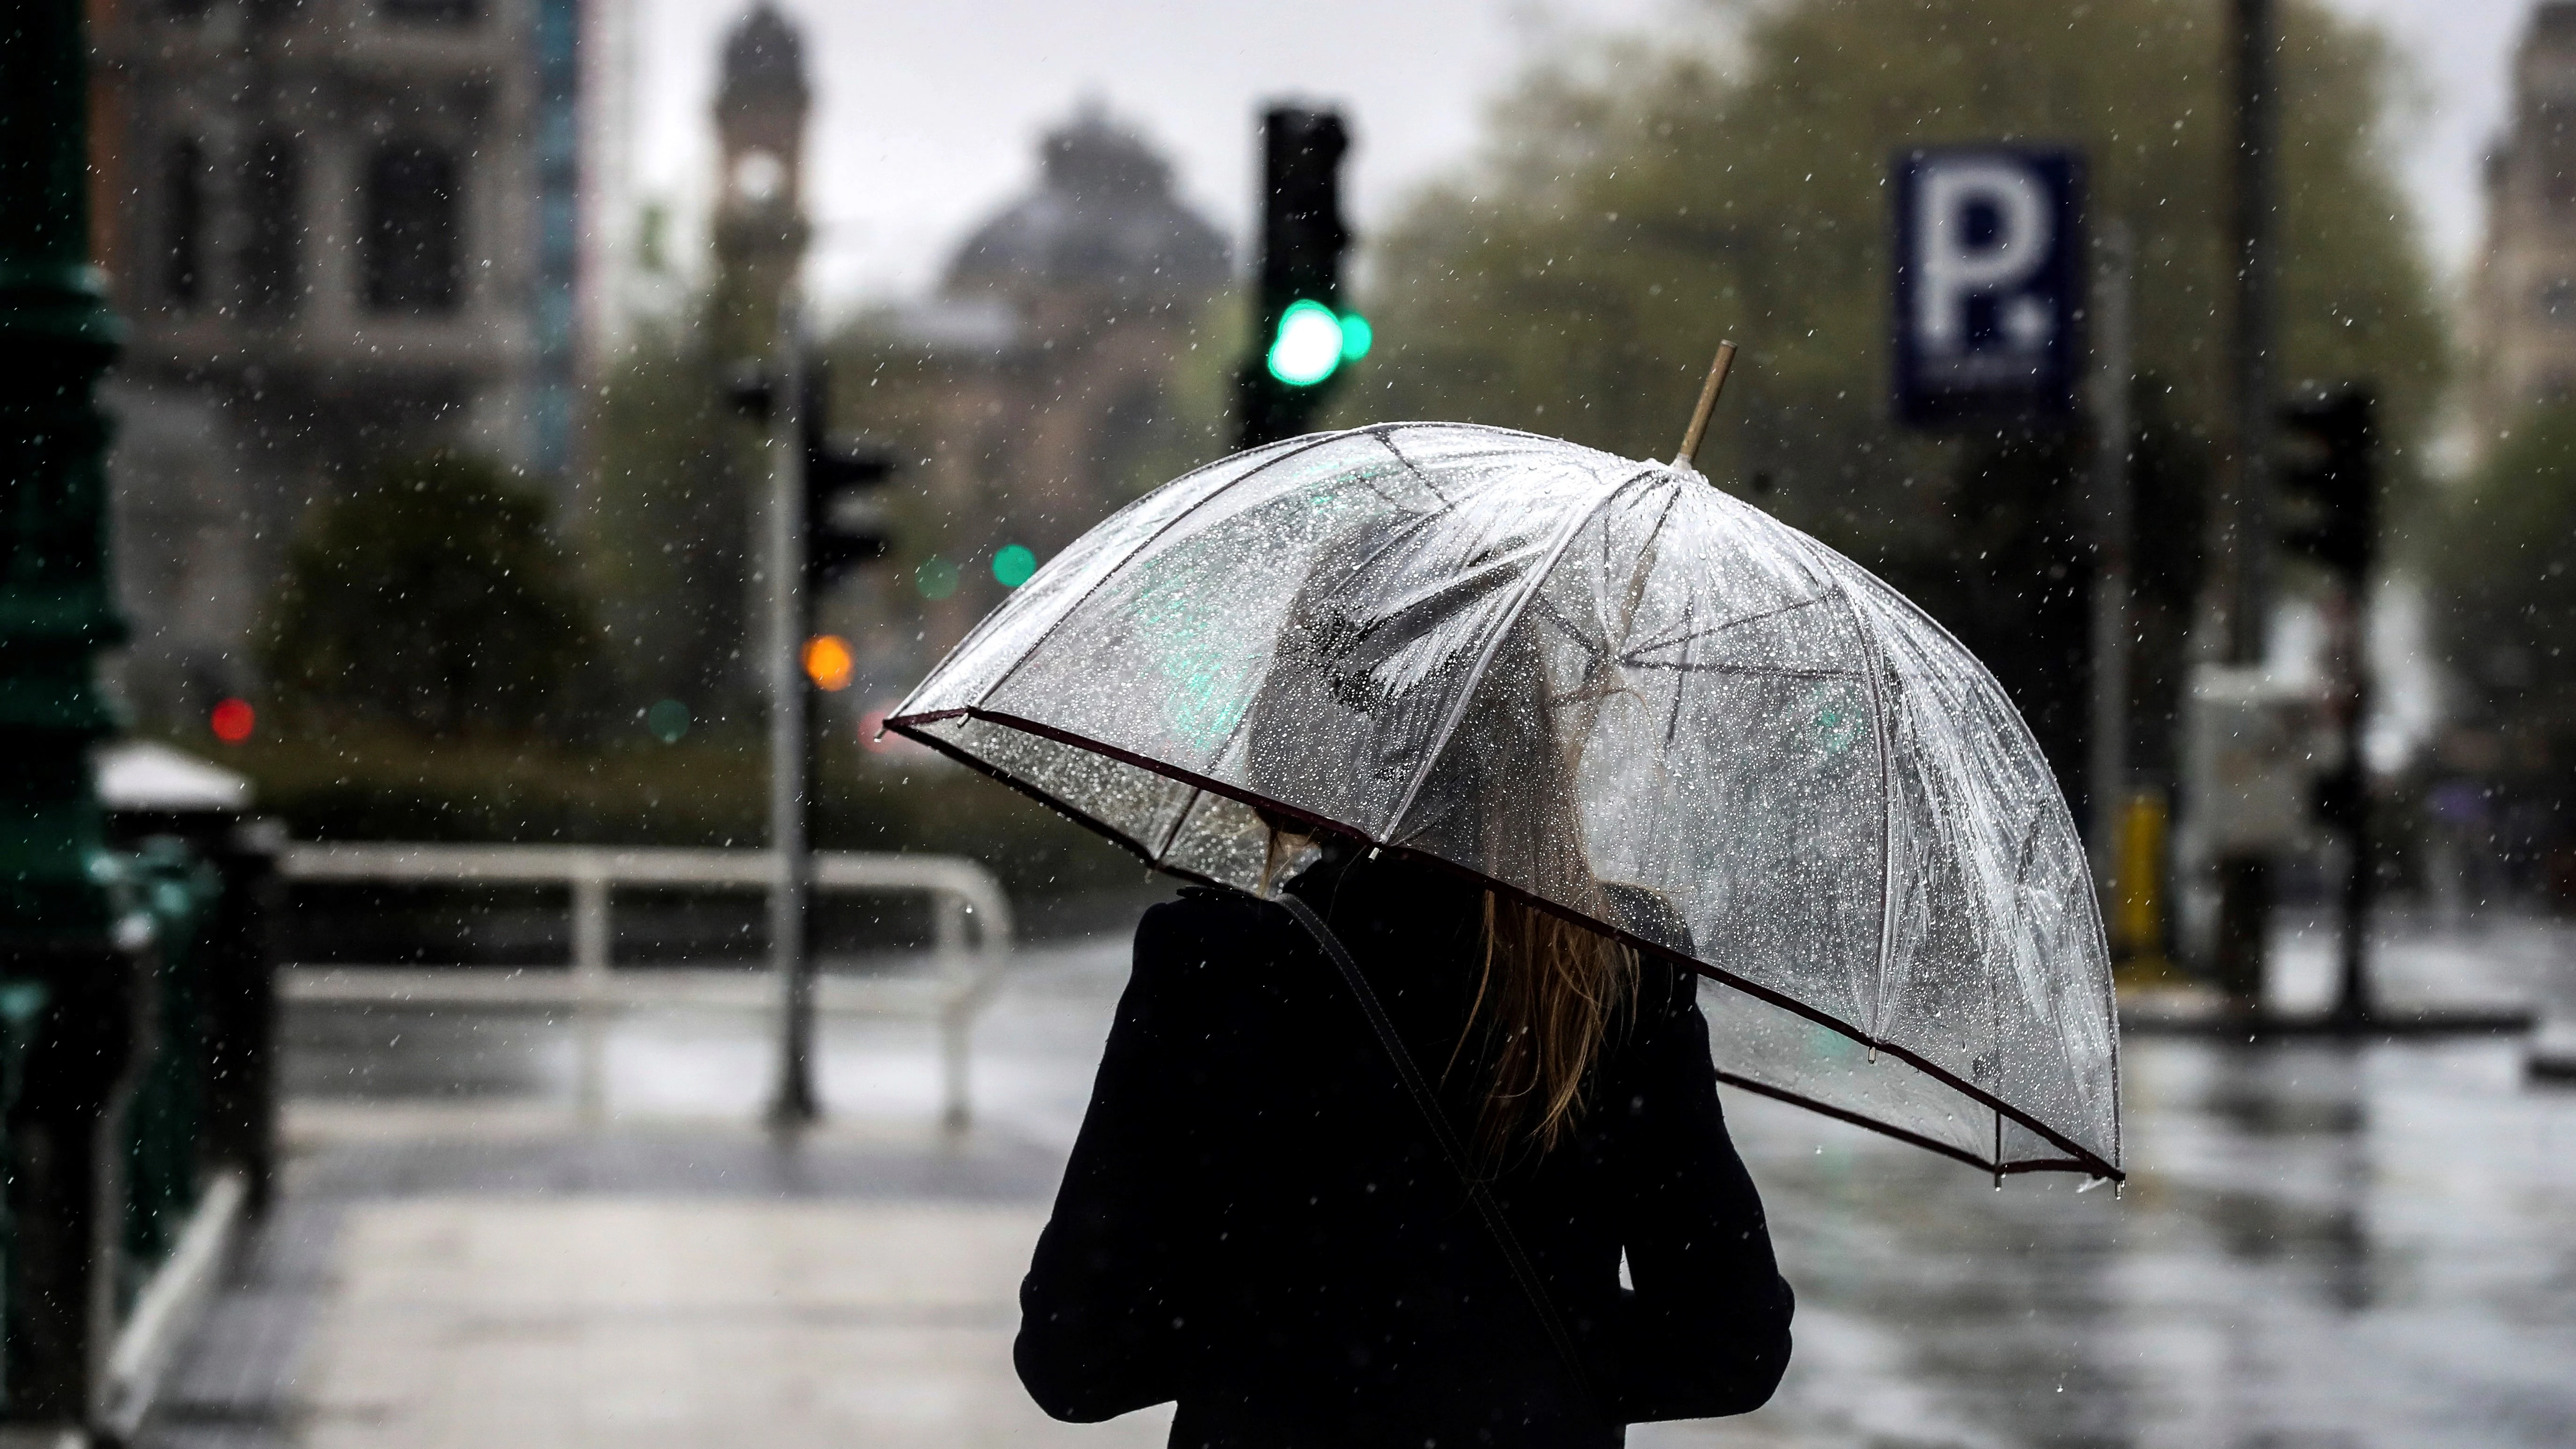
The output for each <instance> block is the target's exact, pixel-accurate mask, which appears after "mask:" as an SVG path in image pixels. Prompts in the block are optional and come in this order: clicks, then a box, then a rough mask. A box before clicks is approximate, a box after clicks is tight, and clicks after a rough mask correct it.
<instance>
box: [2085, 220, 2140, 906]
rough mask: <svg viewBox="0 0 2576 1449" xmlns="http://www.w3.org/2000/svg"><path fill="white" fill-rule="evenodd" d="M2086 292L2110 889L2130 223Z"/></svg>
mask: <svg viewBox="0 0 2576 1449" xmlns="http://www.w3.org/2000/svg"><path fill="white" fill-rule="evenodd" d="M2098 245H2099V247H2100V249H2101V251H2100V263H2101V265H2100V267H2099V269H2098V273H2097V276H2098V280H2097V282H2096V284H2095V287H2094V293H2093V338H2094V346H2095V347H2096V348H2098V349H2099V352H2098V354H2097V366H2096V376H2095V378H2094V386H2095V389H2096V391H2095V394H2094V401H2093V431H2094V437H2093V503H2094V525H2095V527H2096V529H2097V530H2098V535H2097V537H2096V538H2095V540H2094V552H2093V649H2092V654H2093V727H2092V729H2091V731H2090V733H2091V736H2092V738H2091V745H2092V750H2091V758H2090V759H2089V760H2087V761H2086V769H2085V774H2086V775H2087V776H2088V777H2089V781H2088V786H2089V788H2088V790H2087V793H2089V794H2090V795H2091V796H2092V797H2093V799H2092V806H2093V808H2092V811H2091V815H2092V820H2091V822H2090V823H2091V825H2092V827H2093V831H2092V835H2093V839H2092V846H2093V881H2094V884H2095V886H2096V888H2097V889H2100V890H2103V891H2106V892H2107V891H2109V890H2111V889H2112V888H2113V886H2114V882H2113V879H2112V877H2113V875H2114V874H2115V873H2116V869H2117V862H2118V861H2119V858H2120V855H2119V850H2120V830H2121V824H2122V821H2123V820H2124V818H2125V817H2126V815H2127V812H2128V808H2129V654H2130V649H2129V644H2130V640H2131V638H2132V637H2133V635H2134V634H2135V632H2136V631H2135V629H2134V628H2133V627H2132V626H2131V624H2130V620H2129V530H2130V528H2131V526H2132V518H2131V513H2132V507H2131V501H2130V496H2129V443H2130V437H2129V434H2130V431H2131V428H2130V422H2129V373H2130V361H2129V287H2130V280H2129V266H2130V264H2129V227H2128V223H2127V222H2125V221H2122V220H2120V219H2118V218H2116V217H2115V218H2113V219H2111V220H2110V221H2109V222H2107V223H2106V224H2105V225H2104V226H2103V227H2102V231H2101V240H2100V242H2099V243H2098Z"/></svg>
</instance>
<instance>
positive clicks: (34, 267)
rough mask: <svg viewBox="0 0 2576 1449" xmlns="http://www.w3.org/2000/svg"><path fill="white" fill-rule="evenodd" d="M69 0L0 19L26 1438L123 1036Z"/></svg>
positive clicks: (68, 1415)
mask: <svg viewBox="0 0 2576 1449" xmlns="http://www.w3.org/2000/svg"><path fill="white" fill-rule="evenodd" d="M83 12H84V6H83V4H82V3H81V0H17V3H14V4H11V5H8V6H5V7H0V483H5V485H6V487H7V490H8V493H7V502H8V511H7V522H6V524H5V526H0V974H5V975H7V976H9V977H11V978H14V979H16V980H18V981H33V982H35V983H37V984H38V985H39V986H40V987H41V988H42V990H43V991H44V993H45V995H46V997H47V1007H48V1010H49V1019H48V1021H47V1023H46V1025H45V1026H44V1028H43V1029H42V1032H41V1035H40V1036H39V1038H38V1040H37V1043H36V1045H35V1047H34V1048H33V1049H32V1050H31V1052H30V1053H29V1055H28V1058H27V1061H26V1066H25V1077H24V1087H23V1090H22V1091H21V1093H20V1096H19V1099H18V1101H17V1104H16V1106H15V1107H14V1108H13V1109H12V1110H11V1112H10V1115H9V1119H8V1121H7V1124H6V1134H5V1141H0V1148H5V1156H6V1157H7V1159H8V1160H7V1161H6V1162H5V1164H0V1168H5V1181H6V1188H5V1191H6V1211H7V1213H8V1215H9V1218H10V1220H11V1226H12V1231H11V1239H12V1241H11V1242H10V1244H9V1251H8V1253H7V1255H6V1263H5V1268H6V1272H7V1275H8V1277H7V1283H6V1287H7V1300H8V1307H9V1309H10V1310H11V1312H10V1321H9V1322H7V1323H5V1324H0V1350H5V1356H6V1361H5V1364H0V1373H5V1375H6V1379H5V1381H6V1383H7V1386H8V1401H7V1403H6V1405H5V1410H0V1417H5V1421H6V1424H7V1426H8V1427H9V1428H11V1429H13V1430H22V1431H23V1430H28V1429H34V1430H36V1431H37V1432H36V1433H35V1434H31V1435H30V1437H31V1438H33V1437H45V1438H48V1439H51V1438H54V1437H61V1436H63V1435H66V1434H69V1435H73V1436H77V1435H78V1434H79V1433H80V1431H81V1426H83V1425H84V1424H85V1423H86V1421H87V1420H88V1418H89V1414H90V1411H91V1406H92V1400H93V1398H94V1387H95V1385H96V1383H97V1382H98V1376H99V1375H100V1373H101V1372H102V1371H103V1367H104V1365H105V1364H106V1362H107V1350H108V1341H109V1331H110V1329H111V1328H112V1326H113V1323H114V1310H115V1307H116V1303H115V1292H116V1288H117V1285H116V1283H115V1281H114V1280H115V1275H114V1273H113V1272H112V1271H109V1270H110V1268H111V1265H112V1262H113V1259H112V1257H111V1255H110V1254H108V1253H107V1252H104V1251H102V1246H103V1245H108V1244H113V1243H115V1242H117V1241H118V1236H117V1234H118V1229H117V1228H115V1227H113V1226H110V1225H111V1224H114V1223H116V1222H118V1221H119V1218H118V1217H117V1216H116V1213H117V1205H118V1203H119V1202H120V1201H121V1199H122V1189H121V1188H120V1187H119V1186H118V1183H119V1181H120V1172H119V1164H120V1162H121V1161H122V1155H123V1154H122V1151H121V1149H118V1148H115V1147H114V1146H113V1145H112V1143H111V1134H110V1132H109V1131H108V1130H107V1129H108V1127H109V1125H110V1124H111V1123H112V1122H113V1121H114V1116H115V1104H116V1103H117V1102H118V1101H119V1100H121V1097H122V1093H123V1092H124V1091H125V1090H126V1089H127V1088H129V1087H130V1081H129V1078H128V1076H127V1073H128V1069H129V1065H130V1063H131V1061H132V1057H133V1053H134V1049H135V1045H136V1039H137V1036H138V1033H139V1029H140V1026H141V1021H140V1003H141V1001H142V994H141V993H142V990H143V983H142V974H141V972H140V970H139V969H138V968H139V966H140V964H141V963H140V961H139V960H138V958H137V956H136V954H135V952H134V951H133V950H130V949H127V948H126V947H125V946H122V945H120V943H119V940H118V935H119V932H118V929H117V927H118V923H119V917H120V915H121V914H122V911H123V905H124V898H123V897H122V895H121V894H120V892H119V891H118V889H117V887H116V885H115V883H114V873H113V869H112V862H111V860H110V858H109V857H108V856H107V855H106V853H105V822H104V818H103V813H102V811H101V808H100V805H99V799H98V788H97V782H96V780H95V779H94V778H93V775H92V771H91V766H90V761H89V749H90V746H91V744H92V743H94V742H95V741H97V740H99V739H101V738H102V737H104V736H106V735H107V734H109V733H110V732H112V731H113V730H114V728H115V725H116V722H115V719H114V716H113V714H112V712H111V710H110V709H109V707H108V704H107V701H106V699H105V698H104V696H102V694H101V693H100V691H99V688H98V685H97V680H96V677H95V665H96V660H97V656H98V655H99V653H100V652H101V651H103V650H105V649H107V648H109V647H111V646H113V645H115V644H116V643H118V642H119V641H120V640H121V639H123V637H124V625H123V622H122V621H121V620H120V619H119V618H118V616H117V612H116V607H115V604H114V600H113V596H112V594H111V591H110V589H109V582H108V581H109V575H108V551H107V541H108V535H107V496H106V494H107V460H106V454H107V436H108V428H107V419H106V418H105V416H104V415H103V414H102V413H101V412H100V410H99V407H98V403H97V400H96V397H95V392H94V389H95V387H96V384H97V382H98V378H99V375H100V374H101V373H102V372H104V371H105V370H106V369H107V366H108V364H109V363H110V362H111V361H112V360H113V359H114V358H115V356H116V351H117V344H118V340H119V338H118V329H117V325H116V321H115V319H114V318H113V317H112V316H110V315H109V313H108V309H107V293H106V286H105V282H104V279H103V278H101V277H100V275H99V273H98V270H97V269H96V268H95V267H93V266H91V265H90V235H89V206H88V202H89V190H88V186H89V127H88V115H89V69H88V59H89V42H88V36H87V35H86V33H85V26H84V24H83Z"/></svg>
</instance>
